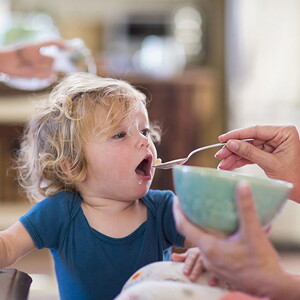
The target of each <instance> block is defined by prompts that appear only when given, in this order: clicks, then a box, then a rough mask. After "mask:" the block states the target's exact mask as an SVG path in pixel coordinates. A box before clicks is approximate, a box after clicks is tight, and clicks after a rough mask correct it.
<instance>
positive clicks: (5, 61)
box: [0, 49, 18, 74]
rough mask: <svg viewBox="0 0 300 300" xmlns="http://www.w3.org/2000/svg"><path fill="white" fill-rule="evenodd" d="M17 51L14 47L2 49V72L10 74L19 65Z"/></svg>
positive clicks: (0, 71) (0, 55)
mask: <svg viewBox="0 0 300 300" xmlns="http://www.w3.org/2000/svg"><path fill="white" fill-rule="evenodd" d="M17 61H18V57H17V52H16V51H14V50H13V49H11V50H6V51H0V73H5V74H9V73H10V71H11V69H12V68H15V67H17Z"/></svg>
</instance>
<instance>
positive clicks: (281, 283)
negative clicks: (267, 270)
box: [260, 273, 300, 300]
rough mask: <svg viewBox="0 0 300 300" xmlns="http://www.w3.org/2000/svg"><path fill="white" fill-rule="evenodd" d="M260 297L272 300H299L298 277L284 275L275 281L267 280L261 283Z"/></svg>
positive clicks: (299, 286) (272, 279)
mask: <svg viewBox="0 0 300 300" xmlns="http://www.w3.org/2000/svg"><path fill="white" fill-rule="evenodd" d="M260 296H265V297H269V298H270V299H272V300H283V299H284V300H299V299H300V277H298V276H295V275H291V274H288V273H284V274H283V276H280V277H279V276H278V277H277V279H274V278H269V281H268V282H265V283H262V285H261V292H260Z"/></svg>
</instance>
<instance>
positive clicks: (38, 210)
mask: <svg viewBox="0 0 300 300" xmlns="http://www.w3.org/2000/svg"><path fill="white" fill-rule="evenodd" d="M76 198H77V199H76ZM74 202H75V203H74ZM74 204H75V205H74ZM76 205H77V206H80V201H79V199H78V197H76V195H72V194H68V193H65V192H62V193H59V194H57V195H55V196H53V197H51V198H47V199H44V200H42V201H41V202H39V203H37V204H36V205H34V206H33V207H32V208H31V209H30V210H29V211H28V212H27V213H26V214H25V215H23V216H22V217H21V218H20V219H19V221H20V222H21V223H22V224H23V226H24V227H25V228H26V230H27V231H28V233H29V234H30V236H31V238H32V239H33V241H34V243H35V245H36V247H37V248H38V249H42V248H53V249H57V248H59V245H60V244H61V243H63V241H64V238H65V236H66V233H67V230H68V228H69V226H68V225H69V223H70V220H71V218H72V210H74V209H75V207H76ZM71 208H72V210H71Z"/></svg>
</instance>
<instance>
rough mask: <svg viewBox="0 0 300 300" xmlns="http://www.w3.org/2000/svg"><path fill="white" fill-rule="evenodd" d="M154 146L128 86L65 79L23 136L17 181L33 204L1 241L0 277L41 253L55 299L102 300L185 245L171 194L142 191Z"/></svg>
mask: <svg viewBox="0 0 300 300" xmlns="http://www.w3.org/2000/svg"><path fill="white" fill-rule="evenodd" d="M158 139H159V132H158V131H157V130H156V129H155V128H153V127H151V126H150V123H149V120H148V114H147V110H146V98H145V96H144V94H142V93H141V92H139V91H138V90H136V89H135V88H133V87H132V86H131V85H130V84H128V83H126V82H124V81H119V80H115V79H111V78H100V77H97V76H94V75H90V74H86V73H76V74H72V75H69V76H67V77H66V78H65V79H64V80H63V81H62V82H61V83H59V84H58V85H57V86H56V87H55V88H54V90H53V91H52V93H51V94H50V96H49V98H48V99H47V100H45V101H44V102H41V103H40V105H39V107H38V108H37V110H36V112H35V115H34V116H33V118H32V120H31V121H30V122H29V123H28V125H27V127H26V130H25V132H24V136H23V139H22V143H21V148H20V152H19V156H18V170H19V174H20V176H19V177H20V178H19V179H20V183H21V185H22V187H23V188H24V189H25V190H26V192H27V195H28V197H29V198H30V199H32V200H35V201H37V202H38V203H36V204H35V205H34V206H33V207H32V208H31V209H30V210H29V212H27V213H26V214H25V215H24V216H22V217H21V218H20V219H19V221H18V222H17V223H15V224H14V225H12V226H11V227H10V228H8V229H7V230H5V231H3V232H1V233H0V240H1V243H0V268H4V267H6V266H8V265H10V264H12V263H13V262H15V261H16V260H17V259H18V258H20V257H21V256H23V255H25V254H27V253H29V252H30V251H31V250H33V249H34V248H38V249H42V248H48V249H50V251H51V254H52V257H53V259H54V263H55V272H56V277H57V281H58V286H59V292H60V298H61V299H62V300H64V299H68V300H70V299H72V300H76V299H88V300H93V299H95V300H96V299H97V300H100V299H104V300H109V299H113V298H114V297H115V296H116V295H117V294H118V293H119V292H120V291H121V289H122V286H123V285H124V283H125V282H126V280H127V279H128V278H129V277H130V276H131V275H132V274H133V273H134V272H135V271H137V270H138V269H139V268H141V267H143V266H145V265H146V264H149V263H153V262H156V261H161V260H163V258H164V254H168V253H169V252H170V247H171V246H173V245H174V246H177V247H183V246H186V245H185V244H186V242H185V241H184V237H183V236H182V235H180V234H179V233H178V232H177V230H176V227H175V222H174V218H173V214H172V201H173V197H174V194H173V193H172V192H171V191H154V190H149V188H150V185H151V182H152V179H153V176H154V171H155V168H153V164H154V162H155V160H156V158H157V153H156V149H155V146H154V143H153V141H157V140H158ZM40 200H42V201H40ZM195 257H196V258H195ZM194 258H195V259H194ZM198 258H199V257H197V255H196V256H193V258H192V259H191V260H192V261H193V259H194V262H195V261H197V259H198ZM191 265H193V262H192V263H191V262H189V266H188V268H189V270H192V268H193V266H192V267H191ZM195 265H196V264H194V266H195ZM198 265H199V264H198Z"/></svg>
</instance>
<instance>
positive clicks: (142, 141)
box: [138, 134, 149, 147]
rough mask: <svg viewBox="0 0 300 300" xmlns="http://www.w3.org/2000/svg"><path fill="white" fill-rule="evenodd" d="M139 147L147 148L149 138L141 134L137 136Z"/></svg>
mask: <svg viewBox="0 0 300 300" xmlns="http://www.w3.org/2000/svg"><path fill="white" fill-rule="evenodd" d="M138 145H139V147H148V146H149V138H148V137H147V136H145V135H143V134H140V135H139V139H138Z"/></svg>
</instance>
